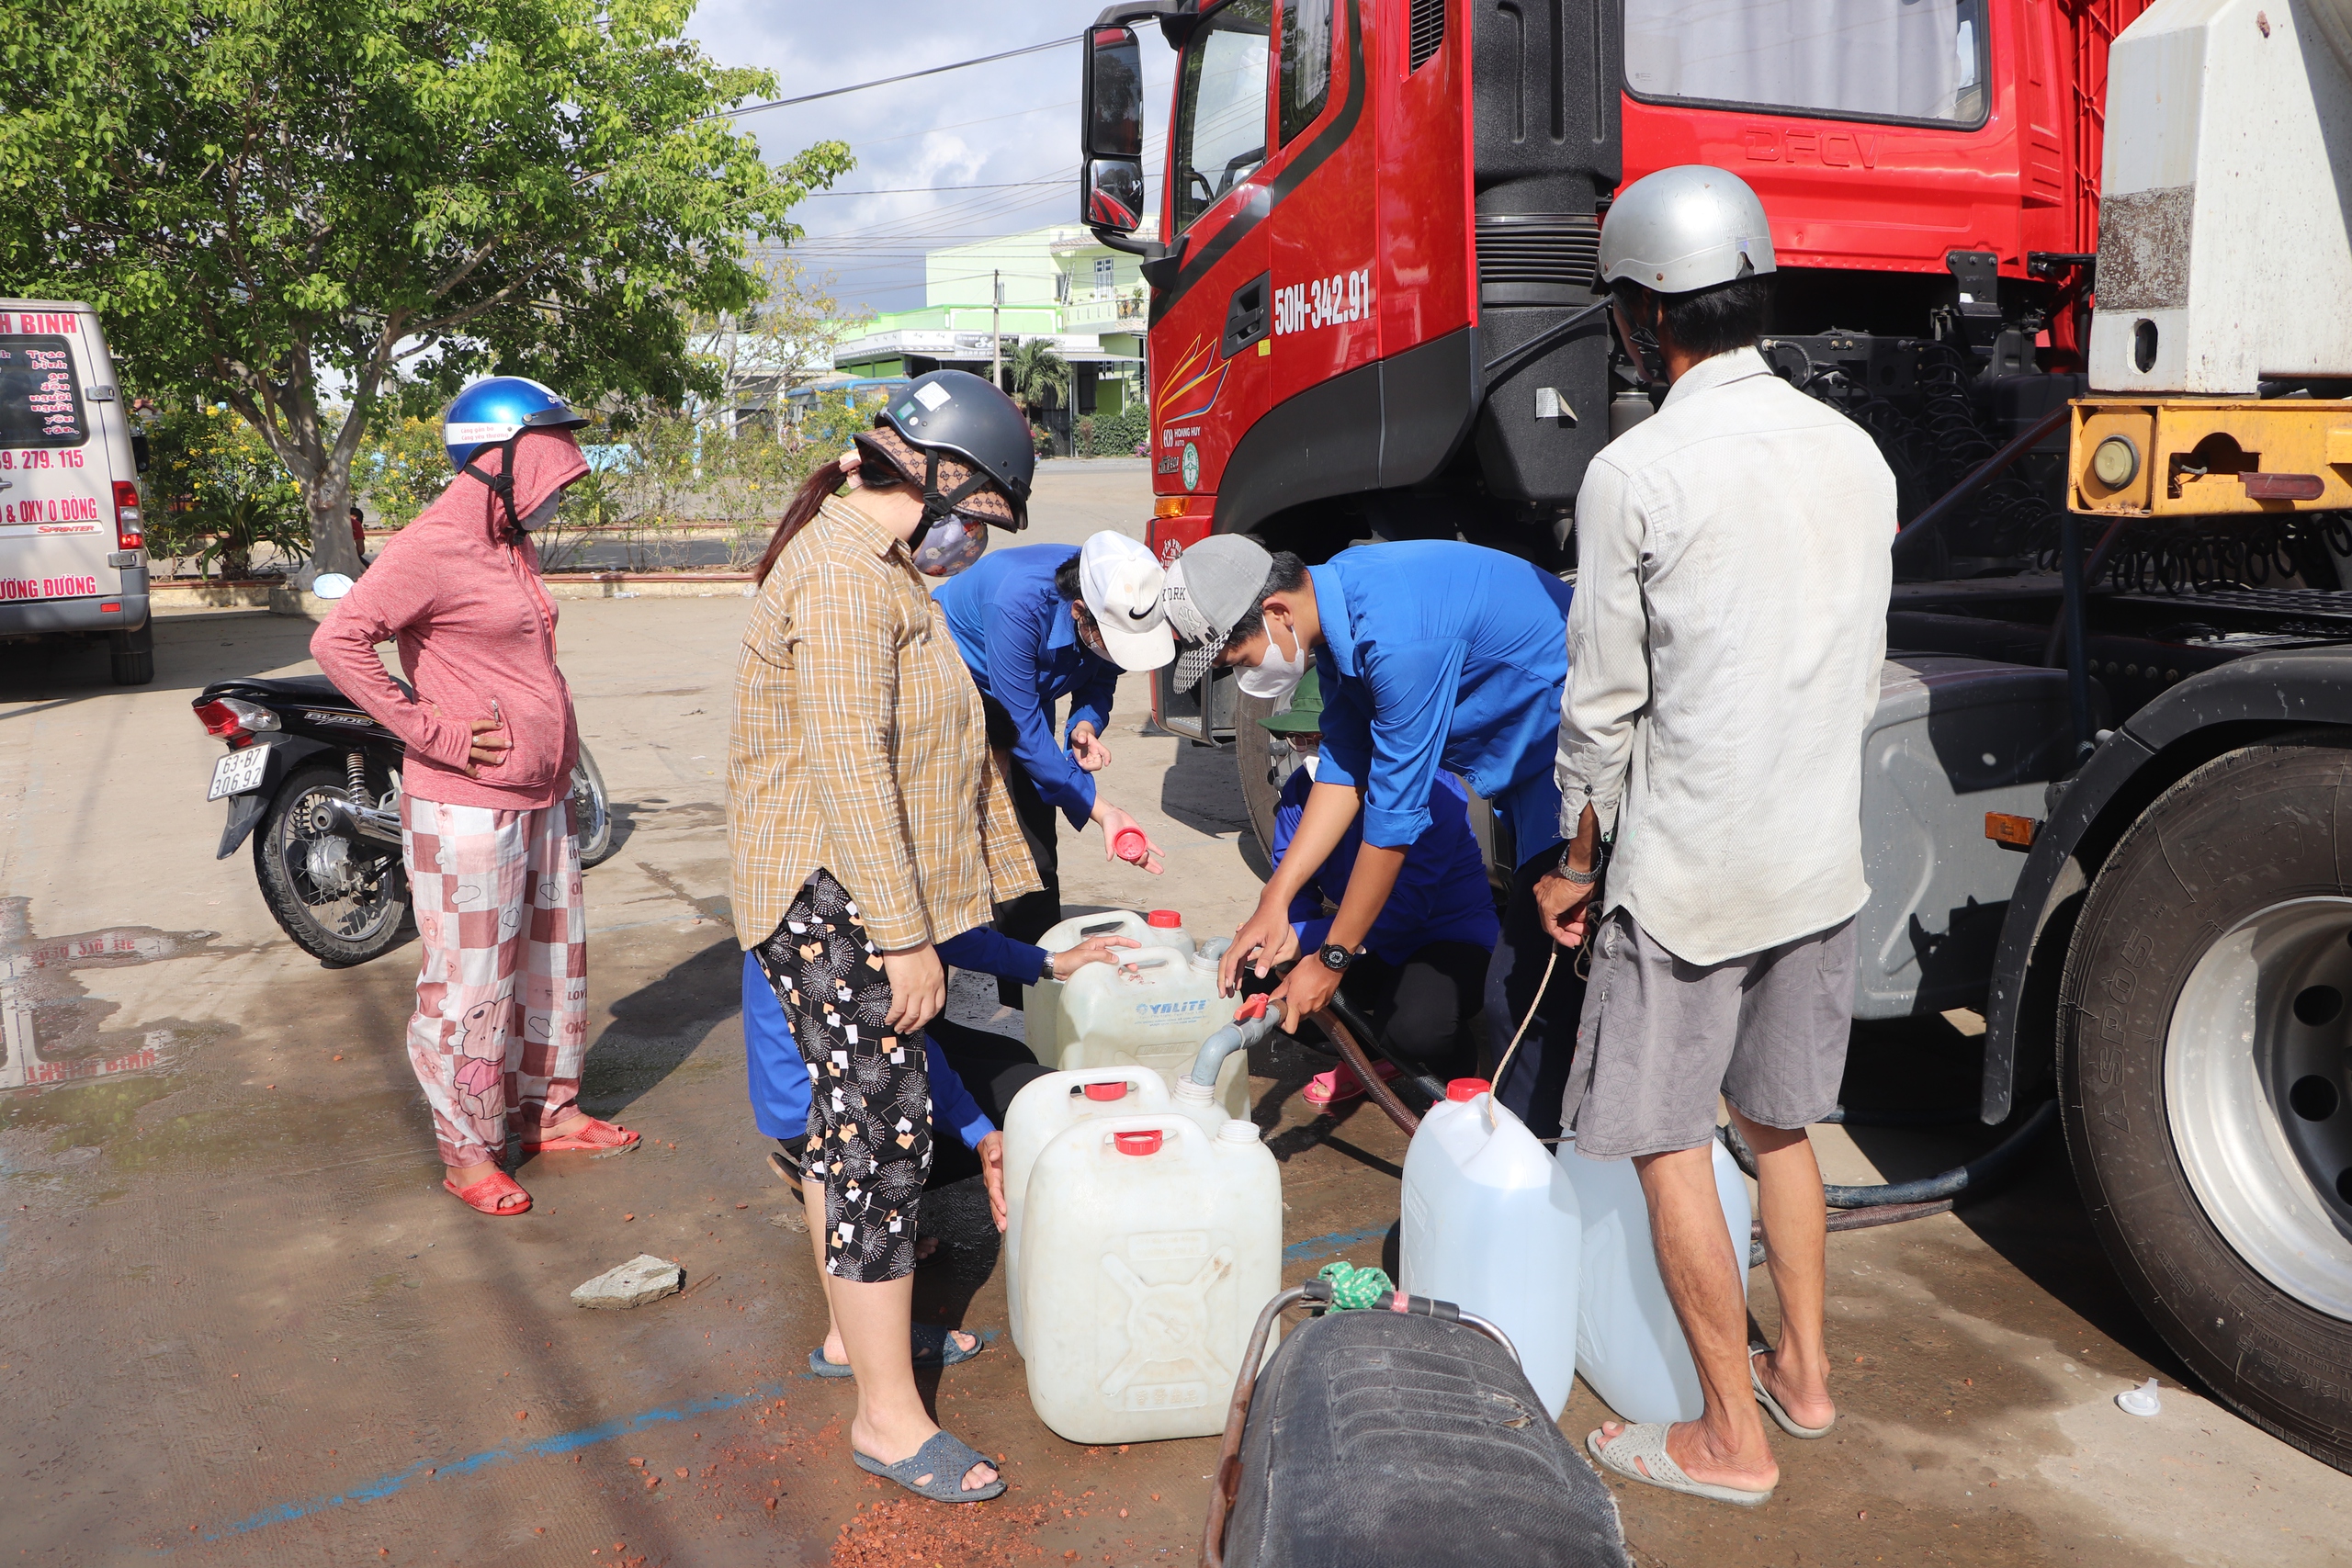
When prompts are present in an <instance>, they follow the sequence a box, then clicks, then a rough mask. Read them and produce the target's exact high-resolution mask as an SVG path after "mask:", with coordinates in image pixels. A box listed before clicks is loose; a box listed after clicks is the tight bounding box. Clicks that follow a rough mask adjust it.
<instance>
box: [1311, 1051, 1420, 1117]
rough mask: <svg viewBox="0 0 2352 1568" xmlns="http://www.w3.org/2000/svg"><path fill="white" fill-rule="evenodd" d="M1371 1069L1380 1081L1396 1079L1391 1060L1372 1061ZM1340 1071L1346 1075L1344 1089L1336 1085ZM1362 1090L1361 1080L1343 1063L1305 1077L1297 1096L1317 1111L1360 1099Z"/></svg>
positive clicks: (1385, 1081)
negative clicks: (1346, 1080) (1303, 1085)
mask: <svg viewBox="0 0 2352 1568" xmlns="http://www.w3.org/2000/svg"><path fill="white" fill-rule="evenodd" d="M1372 1070H1373V1071H1374V1072H1375V1073H1378V1074H1379V1075H1380V1081H1381V1082H1382V1083H1392V1082H1394V1081H1395V1080H1396V1077H1397V1067H1396V1064H1394V1063H1392V1062H1374V1064H1373V1065H1372ZM1341 1073H1346V1074H1347V1075H1348V1087H1347V1088H1346V1089H1340V1088H1339V1087H1338V1084H1339V1081H1340V1074H1341ZM1364 1092H1365V1091H1364V1087H1363V1079H1361V1078H1359V1077H1356V1075H1355V1072H1354V1070H1353V1069H1352V1068H1351V1067H1349V1066H1346V1065H1345V1064H1344V1063H1343V1064H1341V1065H1340V1066H1336V1067H1333V1068H1332V1069H1331V1070H1330V1071H1329V1072H1324V1073H1317V1074H1316V1075H1315V1076H1314V1077H1311V1078H1309V1079H1307V1080H1306V1088H1305V1089H1300V1090H1299V1091H1298V1098H1299V1099H1301V1100H1305V1101H1306V1103H1307V1104H1309V1105H1312V1106H1313V1107H1315V1108H1316V1109H1317V1111H1321V1110H1325V1109H1328V1108H1329V1107H1330V1106H1334V1105H1345V1104H1346V1103H1347V1102H1348V1101H1349V1100H1362V1099H1363V1097H1364Z"/></svg>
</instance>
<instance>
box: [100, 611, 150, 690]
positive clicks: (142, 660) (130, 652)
mask: <svg viewBox="0 0 2352 1568" xmlns="http://www.w3.org/2000/svg"><path fill="white" fill-rule="evenodd" d="M107 657H108V659H109V660H111V661H112V663H113V666H114V671H113V673H114V683H115V684H116V685H118V686H143V685H145V684H147V682H150V681H153V679H154V678H155V623H154V622H153V621H150V622H148V623H147V624H146V625H145V626H141V627H140V628H139V629H138V630H137V631H132V632H108V633H107Z"/></svg>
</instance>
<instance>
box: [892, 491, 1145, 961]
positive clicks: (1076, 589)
mask: <svg viewBox="0 0 2352 1568" xmlns="http://www.w3.org/2000/svg"><path fill="white" fill-rule="evenodd" d="M1161 581H1162V575H1161V572H1160V569H1159V562H1158V561H1157V560H1156V559H1154V558H1153V557H1152V553H1151V551H1150V550H1149V549H1148V548H1146V547H1144V546H1143V545H1141V544H1139V543H1137V542H1136V540H1134V539H1131V538H1129V537H1127V536H1125V534H1120V533H1114V532H1112V531H1110V530H1107V529H1106V530H1104V531H1103V532H1102V533H1099V534H1096V535H1095V536H1093V537H1091V538H1090V539H1088V540H1087V541H1086V543H1085V545H1084V546H1083V547H1080V548H1076V549H1073V548H1071V547H1069V546H1068V545H1023V546H1021V547H1018V548H1015V549H1010V550H996V551H992V552H990V553H989V554H988V555H986V556H983V557H981V558H980V559H979V560H978V561H977V562H975V563H974V564H973V565H972V566H971V567H970V568H969V569H968V570H965V571H963V572H961V573H959V574H958V575H956V576H955V577H951V578H949V579H948V580H947V581H945V582H943V583H941V584H940V585H939V587H938V588H936V589H934V590H933V594H932V596H933V598H935V599H936V600H938V601H939V606H940V608H941V609H942V610H944V611H945V612H946V615H947V629H948V631H949V633H950V634H951V635H952V636H953V637H955V638H956V649H957V651H958V652H960V653H962V654H963V656H964V663H965V665H966V666H967V668H968V669H969V670H970V671H972V681H973V683H974V684H976V685H978V687H979V689H980V705H981V707H982V709H983V710H984V711H985V712H986V714H987V716H988V737H989V748H990V749H991V750H994V751H995V753H996V762H997V771H998V773H1001V775H1002V776H1003V778H1004V781H1005V784H1006V786H1007V788H1008V789H1009V790H1010V791H1011V792H1012V808H1013V812H1014V814H1015V815H1016V816H1017V817H1018V818H1020V820H1021V834H1022V837H1023V840H1026V841H1027V843H1028V846H1029V855H1030V858H1031V859H1032V860H1034V861H1035V863H1036V865H1037V874H1038V876H1039V878H1040V879H1041V880H1042V881H1043V882H1044V884H1045V886H1044V887H1043V888H1042V889H1040V890H1039V891H1037V892H1035V893H1030V894H1025V895H1023V897H1019V898H1015V899H1013V900H1012V902H1010V903H1006V904H1000V905H998V906H997V908H996V929H997V930H998V931H1001V932H1002V933H1003V934H1004V935H1006V936H1008V937H1011V938H1012V939H1013V940H1014V941H1016V942H1035V940H1036V939H1037V938H1038V937H1040V936H1043V935H1044V934H1045V933H1046V930H1047V929H1048V928H1050V927H1051V926H1053V925H1055V924H1056V923H1057V922H1058V921H1059V920H1060V919H1061V918H1062V901H1061V878H1060V875H1059V863H1060V856H1059V852H1058V846H1057V841H1056V833H1057V830H1056V828H1055V824H1054V814H1055V813H1056V812H1057V811H1058V812H1060V813H1061V814H1062V815H1063V816H1065V817H1067V818H1069V825H1070V826H1071V827H1072V828H1073V829H1084V828H1085V826H1086V825H1087V823H1089V822H1090V821H1091V822H1099V823H1101V824H1102V825H1103V854H1104V855H1105V856H1106V857H1110V858H1115V857H1116V852H1117V847H1118V842H1119V837H1120V835H1121V834H1122V833H1132V834H1134V835H1135V836H1136V837H1135V838H1134V839H1131V840H1130V842H1131V843H1135V842H1138V841H1139V842H1140V843H1141V845H1142V857H1143V858H1142V859H1141V860H1140V861H1139V862H1138V863H1139V864H1141V865H1142V866H1143V867H1144V869H1145V870H1147V871H1149V872H1151V873H1153V874H1158V873H1159V846H1158V845H1157V844H1154V843H1152V842H1151V841H1150V840H1149V839H1148V837H1145V836H1144V835H1143V830H1142V829H1141V828H1140V827H1139V826H1138V825H1137V824H1136V819H1135V818H1133V817H1130V816H1129V815H1128V814H1127V813H1125V811H1122V810H1120V809H1119V808H1118V807H1115V806H1114V805H1112V804H1111V803H1110V802H1109V801H1107V800H1104V799H1103V798H1102V797H1101V795H1100V794H1099V793H1098V792H1097V791H1096V789H1095V786H1094V775H1095V773H1099V772H1100V771H1101V770H1102V769H1103V767H1105V766H1106V765H1108V763H1109V762H1110V761H1111V751H1110V749H1109V748H1108V747H1106V746H1104V745H1103V730H1105V729H1107V728H1110V712H1111V698H1112V693H1113V691H1114V688H1115V687H1116V686H1117V684H1118V681H1119V675H1120V672H1121V671H1128V670H1136V671H1142V670H1157V669H1159V667H1160V666H1161V665H1163V664H1165V663H1167V662H1168V661H1169V660H1171V659H1173V658H1175V657H1176V646H1175V640H1174V638H1173V637H1171V636H1170V633H1169V630H1168V623H1167V617H1166V615H1164V614H1163V613H1162V612H1161V609H1160V605H1159V592H1160V586H1161ZM1064 697H1068V698H1069V700H1070V708H1069V724H1068V725H1067V726H1066V727H1065V728H1064V731H1063V734H1064V739H1065V741H1066V742H1067V744H1068V746H1069V750H1068V751H1064V750H1062V748H1061V747H1060V746H1057V744H1055V740H1054V705H1055V704H1056V703H1057V702H1059V701H1060V700H1061V699H1062V698H1064ZM999 996H1000V998H1001V999H1002V1001H1003V1002H1004V1005H1005V1006H1007V1007H1019V1006H1020V1005H1021V998H1020V990H1019V987H1017V986H1016V985H1015V984H1014V983H1013V982H1012V981H1010V980H1007V981H1003V982H1001V988H1000V991H999Z"/></svg>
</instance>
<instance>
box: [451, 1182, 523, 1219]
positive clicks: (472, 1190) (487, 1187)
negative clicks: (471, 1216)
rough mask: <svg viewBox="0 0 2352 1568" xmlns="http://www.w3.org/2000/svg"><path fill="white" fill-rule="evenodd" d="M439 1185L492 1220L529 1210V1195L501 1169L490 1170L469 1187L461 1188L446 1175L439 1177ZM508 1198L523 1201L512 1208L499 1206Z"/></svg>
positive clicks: (468, 1206)
mask: <svg viewBox="0 0 2352 1568" xmlns="http://www.w3.org/2000/svg"><path fill="white" fill-rule="evenodd" d="M441 1185H442V1186H443V1187H445V1188H447V1190H449V1192H450V1193H451V1194H452V1195H454V1196H455V1197H456V1198H457V1200H458V1202H460V1203H463V1204H464V1205H465V1206H466V1207H467V1208H469V1209H473V1210H476V1211H478V1212H480V1213H485V1214H488V1215H489V1216H490V1217H491V1218H492V1219H494V1220H503V1219H511V1218H512V1217H513V1216H515V1215H516V1214H527V1213H530V1212H531V1195H530V1194H529V1193H528V1192H526V1191H524V1190H523V1189H522V1188H521V1187H519V1186H518V1185H516V1184H515V1179H514V1178H513V1177H511V1176H509V1175H507V1174H506V1173H505V1172H504V1171H503V1170H493V1171H492V1172H491V1173H490V1174H489V1175H488V1176H485V1177H483V1178H482V1179H481V1180H480V1181H477V1182H475V1183H474V1184H473V1185H472V1186H471V1187H463V1188H461V1187H459V1186H458V1184H457V1183H456V1182H454V1181H452V1180H450V1179H448V1178H447V1177H446V1176H445V1177H443V1178H442V1179H441ZM508 1198H520V1199H522V1200H523V1201H522V1202H521V1203H519V1204H517V1205H516V1206H515V1207H514V1208H512V1209H502V1208H500V1207H499V1206H498V1205H499V1203H500V1202H501V1201H503V1200H504V1199H508Z"/></svg>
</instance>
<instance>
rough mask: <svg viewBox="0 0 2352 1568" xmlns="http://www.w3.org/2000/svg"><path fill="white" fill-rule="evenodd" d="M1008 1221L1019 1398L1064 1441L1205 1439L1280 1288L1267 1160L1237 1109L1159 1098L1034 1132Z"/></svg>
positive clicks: (1279, 1248) (1273, 1177)
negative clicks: (1017, 1285) (1024, 1385)
mask: <svg viewBox="0 0 2352 1568" xmlns="http://www.w3.org/2000/svg"><path fill="white" fill-rule="evenodd" d="M1029 1180H1030V1193H1029V1204H1028V1208H1027V1211H1026V1213H1025V1215H1024V1217H1023V1224H1022V1232H1021V1295H1022V1315H1023V1320H1024V1321H1025V1323H1026V1325H1027V1329H1026V1332H1027V1335H1028V1342H1027V1343H1026V1344H1025V1345H1024V1346H1023V1349H1022V1354H1023V1358H1024V1359H1025V1360H1026V1361H1027V1364H1028V1370H1029V1403H1030V1404H1032V1405H1034V1406H1035V1408H1036V1411H1037V1416H1038V1419H1040V1420H1042V1421H1043V1422H1045V1424H1046V1426H1048V1427H1052V1428H1053V1429H1054V1430H1055V1432H1057V1433H1058V1434H1059V1435H1060V1436H1062V1437H1064V1438H1068V1439H1069V1441H1071V1442H1073V1443H1136V1442H1150V1441H1153V1440H1155V1439H1158V1438H1204V1437H1207V1436H1209V1435H1210V1434H1212V1433H1215V1432H1221V1431H1223V1430H1224V1429H1225V1415H1226V1406H1227V1404H1229V1403H1230V1402H1231V1400H1232V1398H1233V1384H1234V1379H1235V1377H1236V1376H1237V1375H1238V1373H1239V1371H1240V1370H1241V1359H1242V1355H1243V1353H1244V1352H1245V1351H1246V1350H1247V1348H1248V1344H1249V1338H1250V1327H1251V1325H1253V1323H1254V1322H1255V1321H1256V1318H1257V1315H1258V1312H1259V1310H1260V1309H1261V1308H1262V1307H1263V1306H1264V1305H1265V1304H1266V1303H1267V1302H1268V1301H1269V1300H1271V1299H1272V1297H1273V1295H1274V1293H1275V1292H1277V1291H1279V1290H1281V1289H1282V1256H1283V1190H1282V1174H1281V1171H1280V1168H1278V1167H1277V1166H1276V1165H1275V1163H1274V1156H1273V1155H1272V1153H1271V1152H1270V1151H1269V1150H1268V1149H1267V1148H1266V1145H1264V1144H1263V1143H1261V1142H1260V1141H1259V1137H1258V1129H1257V1128H1256V1127H1255V1126H1253V1125H1252V1124H1250V1122H1227V1124H1226V1125H1225V1127H1224V1128H1223V1129H1222V1130H1221V1131H1220V1132H1219V1133H1218V1134H1217V1135H1216V1136H1215V1137H1211V1136H1210V1135H1209V1134H1206V1133H1204V1132H1203V1131H1202V1130H1201V1127H1200V1124H1199V1123H1198V1122H1193V1120H1191V1119H1190V1118H1189V1117H1185V1116H1180V1115H1173V1114H1167V1113H1162V1114H1159V1115H1153V1116H1119V1117H1110V1118H1105V1119H1103V1120H1100V1121H1090V1122H1082V1123H1080V1125H1078V1126H1075V1127H1072V1128H1070V1129H1069V1131H1068V1132H1066V1133H1064V1134H1061V1135H1060V1136H1059V1137H1057V1138H1056V1139H1055V1140H1054V1141H1053V1142H1052V1143H1051V1144H1048V1145H1046V1151H1045V1153H1043V1154H1042V1155H1040V1156H1037V1163H1036V1166H1035V1169H1034V1171H1033V1172H1032V1173H1031V1176H1030V1179H1029Z"/></svg>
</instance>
